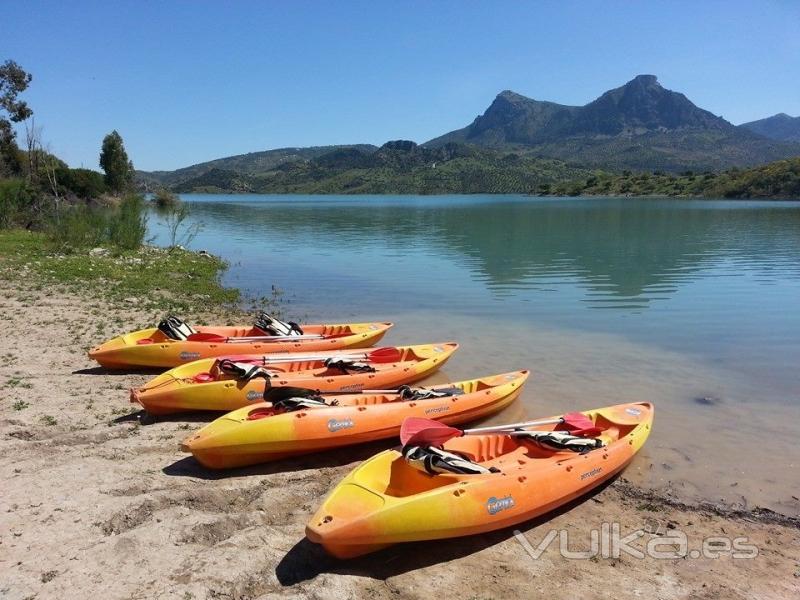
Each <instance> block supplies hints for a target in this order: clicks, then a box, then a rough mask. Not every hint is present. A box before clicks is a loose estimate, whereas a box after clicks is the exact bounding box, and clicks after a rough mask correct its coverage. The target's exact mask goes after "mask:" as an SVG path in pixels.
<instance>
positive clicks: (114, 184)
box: [100, 130, 133, 192]
mask: <svg viewBox="0 0 800 600" xmlns="http://www.w3.org/2000/svg"><path fill="white" fill-rule="evenodd" d="M100 166H101V167H102V168H103V171H105V173H106V178H105V179H106V185H107V186H108V189H109V190H111V191H112V192H124V191H126V190H129V189H131V187H132V185H133V163H132V162H131V161H130V160H129V159H128V154H127V153H126V152H125V144H123V143H122V136H121V135H120V134H119V133H117V131H116V130H114V131H112V132H111V133H109V134H108V135H107V136H106V137H104V138H103V148H102V150H101V151H100Z"/></svg>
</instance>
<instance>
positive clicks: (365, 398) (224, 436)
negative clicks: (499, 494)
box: [182, 371, 528, 468]
mask: <svg viewBox="0 0 800 600" xmlns="http://www.w3.org/2000/svg"><path fill="white" fill-rule="evenodd" d="M527 378H528V371H516V372H512V373H504V374H501V375H494V376H490V377H483V378H477V379H471V380H467V381H460V382H455V383H450V384H442V385H438V386H433V387H429V388H415V390H418V391H419V392H420V393H423V392H425V391H426V390H442V391H446V390H451V391H452V390H457V391H458V393H451V394H450V395H445V396H436V397H430V398H422V399H404V398H403V397H402V396H401V395H400V394H399V393H378V394H375V393H361V394H323V395H322V398H323V399H324V400H325V401H328V402H336V405H333V406H327V407H320V408H311V409H302V410H298V411H290V412H277V413H276V412H275V409H274V407H273V405H272V404H271V403H269V402H259V403H256V404H253V405H251V406H247V407H245V408H241V409H239V410H236V411H233V412H231V413H228V414H226V415H225V416H223V417H220V418H219V419H217V420H215V421H213V422H212V423H209V424H208V425H206V426H205V427H203V428H202V429H200V430H199V431H198V432H197V433H195V434H194V435H193V436H192V437H190V438H189V439H187V440H186V441H185V442H184V444H183V445H182V449H183V450H184V451H186V452H191V453H192V454H193V455H194V457H195V458H196V459H197V460H198V461H199V462H200V463H201V464H203V465H204V466H206V467H209V468H229V467H237V466H243V465H248V464H254V463H258V462H265V461H268V460H276V459H280V458H284V457H287V456H292V455H296V454H303V453H308V452H316V451H323V450H327V449H331V448H335V447H341V446H346V445H350V444H358V443H364V442H369V441H373V440H378V439H382V438H387V437H392V436H396V435H397V434H398V432H399V430H400V425H401V424H402V421H403V419H404V418H407V417H413V416H417V417H429V418H434V419H438V420H441V421H444V422H447V423H461V422H464V421H468V420H474V419H477V418H480V417H483V416H487V415H489V414H492V413H494V412H497V411H499V410H501V409H502V408H504V407H506V406H508V404H510V403H511V402H512V401H513V400H514V399H515V398H516V397H517V396H518V395H519V393H520V392H521V391H522V387H523V385H524V384H525V381H526V379H527Z"/></svg>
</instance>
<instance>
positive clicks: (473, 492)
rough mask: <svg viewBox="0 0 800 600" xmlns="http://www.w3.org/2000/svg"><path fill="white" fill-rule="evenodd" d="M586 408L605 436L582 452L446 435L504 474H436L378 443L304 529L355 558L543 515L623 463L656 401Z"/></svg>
mask: <svg viewBox="0 0 800 600" xmlns="http://www.w3.org/2000/svg"><path fill="white" fill-rule="evenodd" d="M585 414H586V415H587V416H589V417H590V418H592V420H594V421H595V423H596V424H597V425H598V426H602V428H603V433H602V434H601V436H600V437H601V439H603V440H604V441H605V442H606V443H607V445H606V446H604V447H602V448H598V449H595V450H592V451H591V452H588V453H586V454H575V453H572V452H553V451H549V450H544V449H542V448H539V447H537V446H535V445H534V444H531V443H525V442H519V441H517V440H515V439H514V438H512V437H511V436H504V435H493V436H492V435H475V436H473V435H470V436H463V437H460V438H456V439H453V440H450V441H448V442H447V443H446V444H445V449H447V450H450V451H452V452H460V453H463V454H465V455H467V456H469V457H471V458H472V459H473V460H475V461H476V462H480V463H481V464H483V465H484V466H496V467H497V468H499V469H500V471H501V472H500V473H490V474H485V475H457V474H443V475H442V474H438V475H433V476H432V475H429V474H427V473H423V472H421V471H418V470H416V469H414V468H413V467H411V466H410V465H408V463H407V462H406V461H405V459H404V458H403V457H402V456H401V455H400V453H399V452H398V451H397V450H388V451H385V452H382V453H380V454H378V455H376V456H374V457H373V458H371V459H369V460H367V461H365V462H364V463H362V464H361V465H360V466H359V467H357V468H356V469H355V470H354V471H352V472H351V473H350V474H349V475H348V476H347V477H345V479H344V480H343V481H342V482H341V483H340V484H339V485H338V486H337V487H336V488H335V489H334V490H333V491H332V492H331V493H330V495H329V496H328V497H327V498H326V499H325V501H324V502H323V504H322V506H321V507H320V509H319V510H318V511H317V513H316V514H315V515H314V517H313V518H312V519H311V520H310V521H309V523H308V525H307V527H306V535H307V537H308V538H309V539H310V540H311V541H313V542H316V543H319V544H321V545H322V546H323V547H324V548H325V549H326V551H328V552H329V553H330V554H332V555H334V556H337V557H339V558H351V557H354V556H359V555H361V554H366V553H368V552H372V551H374V550H377V549H380V548H382V547H385V546H387V545H392V544H396V543H401V542H412V541H421V540H435V539H443V538H451V537H461V536H468V535H475V534H480V533H486V532H488V531H494V530H498V529H503V528H506V527H510V526H512V525H517V524H519V523H522V522H525V521H528V520H530V519H533V518H535V517H538V516H541V515H544V514H547V513H549V512H550V511H552V510H554V509H555V508H557V507H559V506H562V505H563V504H565V503H567V502H569V501H571V500H573V499H575V498H578V497H580V496H583V495H584V494H586V493H588V492H589V491H591V490H592V489H594V488H596V487H597V486H599V485H601V484H603V483H604V482H606V481H608V480H609V479H611V478H612V477H614V476H615V475H616V474H617V473H619V472H620V471H621V470H622V469H624V468H625V466H626V465H627V464H628V463H629V462H630V461H631V459H632V458H633V456H634V455H635V454H636V452H637V451H638V450H639V449H640V448H641V447H642V445H643V444H644V442H645V440H646V439H647V437H648V435H649V433H650V429H651V427H652V420H653V407H652V405H651V404H648V403H636V404H624V405H618V406H611V407H607V408H602V409H597V410H593V411H586V413H585ZM541 429H548V428H546V427H545V428H541ZM550 429H552V426H551V427H550Z"/></svg>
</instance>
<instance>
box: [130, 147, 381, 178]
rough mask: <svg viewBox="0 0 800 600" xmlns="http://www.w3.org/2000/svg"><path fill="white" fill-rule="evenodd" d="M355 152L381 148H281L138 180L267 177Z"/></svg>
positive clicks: (140, 175)
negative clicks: (282, 168) (216, 173)
mask: <svg viewBox="0 0 800 600" xmlns="http://www.w3.org/2000/svg"><path fill="white" fill-rule="evenodd" d="M344 148H354V149H358V150H364V151H375V150H377V146H372V145H370V144H355V145H352V146H310V147H307V148H278V149H276V150H265V151H263V152H250V153H248V154H238V155H236V156H228V157H225V158H218V159H215V160H210V161H208V162H203V163H198V164H196V165H192V166H190V167H184V168H182V169H177V170H175V171H137V172H136V178H137V180H138V181H139V182H140V183H144V182H147V183H148V184H149V185H150V186H151V187H152V186H172V185H175V184H178V183H180V182H182V181H186V180H189V179H193V178H196V177H200V176H202V175H203V174H205V173H208V172H209V171H211V170H212V169H221V170H223V171H235V172H236V173H245V174H254V173H263V172H265V171H269V170H271V169H274V168H275V167H277V166H279V165H281V164H284V163H288V162H298V161H305V160H311V159H313V158H316V157H318V156H321V155H323V154H327V153H329V152H331V151H333V150H338V149H344Z"/></svg>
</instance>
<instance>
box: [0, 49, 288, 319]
mask: <svg viewBox="0 0 800 600" xmlns="http://www.w3.org/2000/svg"><path fill="white" fill-rule="evenodd" d="M31 80H32V78H31V76H30V75H29V74H28V73H26V72H25V71H24V70H22V68H21V67H20V66H19V65H17V64H16V63H14V62H13V61H6V62H5V63H3V64H2V65H0V275H2V278H3V280H4V281H6V282H8V283H9V284H11V285H16V286H17V288H18V290H20V291H23V292H24V291H25V290H28V291H34V292H45V291H49V290H50V288H51V286H56V287H57V289H59V290H64V291H67V292H70V293H76V294H82V293H86V292H88V293H90V294H91V295H92V296H93V297H98V298H102V299H106V300H109V301H111V302H113V303H115V304H116V305H121V306H124V305H129V306H133V305H135V306H136V307H137V308H141V309H146V310H157V311H160V312H200V311H207V310H209V309H211V308H219V309H228V310H229V312H231V313H233V312H235V307H236V305H237V304H238V303H239V302H240V301H241V297H240V296H241V295H240V292H239V290H237V289H230V288H225V287H223V286H222V285H221V283H220V275H221V273H222V272H223V271H224V270H225V269H226V268H227V263H226V262H225V261H223V260H222V259H220V258H218V257H215V256H212V255H210V254H208V253H205V252H193V251H189V250H186V249H184V248H183V247H182V245H181V244H183V245H185V244H187V243H188V241H191V238H193V236H194V234H196V231H197V230H196V229H192V228H190V227H185V226H184V225H183V222H184V220H185V219H186V217H187V216H188V206H187V205H185V204H184V203H183V202H181V201H180V199H179V198H178V197H177V196H175V195H174V194H172V193H171V192H168V191H160V192H159V193H158V194H156V195H155V197H154V201H153V202H152V206H153V211H154V212H155V214H157V215H158V216H160V217H163V218H164V221H165V222H166V224H167V226H168V229H169V232H170V235H171V240H172V243H171V244H170V247H169V248H156V247H153V246H149V245H147V244H146V243H145V236H146V231H147V216H148V206H147V204H148V203H147V202H146V201H145V200H144V198H143V197H142V196H141V195H140V194H137V193H136V192H135V191H134V189H133V175H134V169H133V164H132V162H131V161H130V159H129V158H128V155H127V153H126V151H125V146H124V143H123V140H122V137H121V136H120V135H119V133H117V132H116V131H113V132H111V133H110V134H108V135H107V136H106V137H105V138H104V140H103V144H102V148H101V151H100V155H99V163H100V166H101V167H102V169H103V171H104V173H103V174H101V173H99V172H97V171H92V170H89V169H70V168H69V167H68V166H67V165H66V164H65V163H64V162H62V161H61V160H59V159H58V158H57V157H56V156H54V155H52V154H51V153H50V152H48V151H47V150H46V149H45V146H44V144H43V143H42V141H41V139H40V134H39V130H37V128H36V127H35V126H34V125H33V122H32V116H33V111H32V110H31V109H30V108H29V107H28V106H27V104H26V103H25V102H24V101H22V100H20V99H19V95H20V94H21V93H22V92H24V91H25V90H26V89H27V87H28V84H29V83H30V82H31ZM29 121H30V122H29ZM15 122H16V123H19V122H24V123H25V138H26V139H25V149H21V148H20V147H19V146H18V144H17V140H16V134H15V132H14V130H13V129H12V127H11V124H12V123H15ZM7 291H8V292H10V290H7ZM276 301H277V298H276V297H273V298H263V299H260V300H258V301H255V302H254V303H258V304H260V305H261V306H269V305H271V304H274V303H275V302H276Z"/></svg>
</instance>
